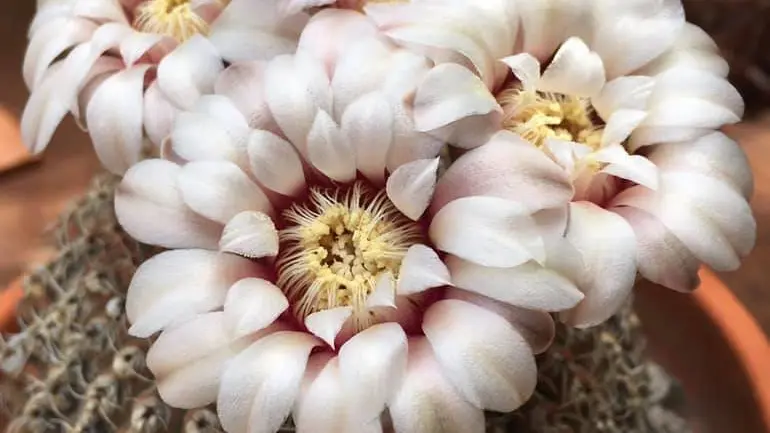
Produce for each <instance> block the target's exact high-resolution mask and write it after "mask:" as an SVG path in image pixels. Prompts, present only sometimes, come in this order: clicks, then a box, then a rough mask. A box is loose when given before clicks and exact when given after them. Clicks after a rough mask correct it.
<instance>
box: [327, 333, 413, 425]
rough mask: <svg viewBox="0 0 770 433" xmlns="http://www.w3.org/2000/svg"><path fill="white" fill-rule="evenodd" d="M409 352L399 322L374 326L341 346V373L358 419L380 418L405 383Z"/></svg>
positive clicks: (357, 420) (356, 419)
mask: <svg viewBox="0 0 770 433" xmlns="http://www.w3.org/2000/svg"><path fill="white" fill-rule="evenodd" d="M406 354H407V344H406V334H404V330H403V329H401V326H400V325H398V324H396V323H383V324H380V325H375V326H372V327H370V328H368V329H366V330H364V331H362V332H360V333H358V334H356V335H355V336H354V337H353V338H351V339H350V340H348V341H347V342H346V343H345V344H344V345H343V346H342V347H341V348H340V351H339V363H340V364H339V365H340V377H341V379H342V382H343V389H344V391H345V395H346V396H347V399H348V401H349V404H351V405H353V406H352V407H351V414H350V415H351V416H352V417H353V419H354V420H355V421H356V423H359V422H360V423H362V424H365V423H368V422H370V421H372V420H374V419H376V418H379V416H380V413H381V412H382V410H383V409H384V408H385V404H386V403H387V401H388V400H389V399H390V397H391V396H392V395H393V393H394V392H395V391H396V390H397V389H398V387H399V386H400V385H401V381H402V379H403V376H404V371H405V369H406Z"/></svg>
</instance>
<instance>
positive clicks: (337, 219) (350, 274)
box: [277, 183, 422, 318]
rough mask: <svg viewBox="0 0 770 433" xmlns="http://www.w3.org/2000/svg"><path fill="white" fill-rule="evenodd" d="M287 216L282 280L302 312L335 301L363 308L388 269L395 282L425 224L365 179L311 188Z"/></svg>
mask: <svg viewBox="0 0 770 433" xmlns="http://www.w3.org/2000/svg"><path fill="white" fill-rule="evenodd" d="M284 216H285V218H286V220H287V222H288V223H289V226H288V227H287V228H286V229H284V230H282V231H281V233H280V239H281V243H282V246H281V254H280V255H279V257H278V262H277V265H278V286H279V287H282V288H283V289H284V290H285V291H286V293H287V296H288V298H289V300H290V301H291V302H292V304H293V305H295V306H296V307H295V308H296V314H298V316H299V317H300V318H305V317H307V316H308V315H310V314H312V313H315V312H318V311H323V310H328V309H332V308H337V307H352V309H353V311H354V312H362V311H365V310H366V309H367V307H366V300H367V298H368V297H369V295H370V294H372V293H373V292H374V289H375V287H376V285H377V283H378V281H379V280H380V278H381V277H384V276H385V275H386V274H388V273H390V274H391V275H392V277H393V278H392V279H391V280H390V281H391V284H394V281H395V279H396V278H397V277H398V272H399V269H400V267H401V261H402V259H403V258H404V255H405V254H406V251H407V250H408V249H409V247H410V246H412V245H413V244H415V243H417V242H419V241H420V240H421V239H422V230H421V227H420V226H419V225H418V224H417V223H415V222H413V221H411V220H409V219H408V218H406V217H405V216H404V215H402V214H401V213H400V212H399V211H398V209H396V207H395V206H394V205H393V203H391V202H390V200H389V199H388V197H387V195H386V193H385V192H384V191H380V192H379V193H376V194H374V193H372V192H371V191H370V190H369V189H368V188H367V187H366V186H365V185H364V184H362V183H355V184H354V185H353V186H352V187H350V188H348V189H347V190H341V189H339V188H338V189H332V190H320V189H313V190H311V191H310V197H309V200H308V203H307V204H304V205H295V206H293V207H292V208H290V209H289V210H287V211H286V212H285V213H284ZM394 289H395V287H394Z"/></svg>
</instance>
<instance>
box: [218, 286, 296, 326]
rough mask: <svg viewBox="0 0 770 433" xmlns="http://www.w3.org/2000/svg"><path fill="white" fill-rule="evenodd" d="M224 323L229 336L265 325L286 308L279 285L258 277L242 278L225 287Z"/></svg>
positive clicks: (287, 302) (284, 297)
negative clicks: (226, 289)
mask: <svg viewBox="0 0 770 433" xmlns="http://www.w3.org/2000/svg"><path fill="white" fill-rule="evenodd" d="M224 307H225V308H224V315H225V318H224V320H225V324H226V325H227V327H228V329H229V330H230V335H231V336H232V338H233V339H236V338H240V337H243V336H246V335H249V334H252V333H254V332H257V331H260V330H262V329H265V328H266V327H268V326H269V325H270V324H271V323H273V321H275V320H276V319H277V318H278V316H280V315H281V313H283V312H284V311H286V309H287V308H289V301H288V300H286V296H284V295H283V292H281V289H279V288H278V287H276V286H275V285H274V284H272V283H270V282H269V281H267V280H263V279H261V278H244V279H242V280H239V281H237V282H236V283H235V284H233V285H232V287H230V289H229V290H228V291H227V297H226V298H225V305H224Z"/></svg>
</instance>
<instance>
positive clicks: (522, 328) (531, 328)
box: [444, 288, 556, 354]
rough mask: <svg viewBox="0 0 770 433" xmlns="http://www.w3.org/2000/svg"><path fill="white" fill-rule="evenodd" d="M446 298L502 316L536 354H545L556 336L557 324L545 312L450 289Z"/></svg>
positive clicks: (445, 295) (446, 293)
mask: <svg viewBox="0 0 770 433" xmlns="http://www.w3.org/2000/svg"><path fill="white" fill-rule="evenodd" d="M444 297H445V298H446V299H459V300H461V301H465V302H470V303H472V304H476V305H478V306H479V307H482V308H484V309H485V310H489V311H492V312H494V313H495V314H497V315H499V316H501V317H502V318H504V319H505V320H507V321H508V322H510V323H511V325H513V327H514V328H516V330H517V331H518V332H519V333H520V334H521V336H522V337H524V339H525V340H527V343H529V345H530V347H531V348H532V352H533V353H535V354H539V353H543V352H545V351H546V350H547V349H548V347H549V346H550V345H551V343H552V342H553V339H554V337H555V336H556V324H555V323H554V321H553V317H551V315H550V314H549V313H547V312H545V311H538V310H530V309H526V308H519V307H515V306H513V305H511V304H507V303H504V302H499V301H496V300H494V299H492V298H488V297H486V296H482V295H479V294H476V293H473V292H469V291H467V290H462V289H455V288H450V289H448V290H447V291H446V292H445V294H444Z"/></svg>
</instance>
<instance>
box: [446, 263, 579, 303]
mask: <svg viewBox="0 0 770 433" xmlns="http://www.w3.org/2000/svg"><path fill="white" fill-rule="evenodd" d="M446 264H447V267H448V268H449V273H450V274H451V276H452V284H453V285H454V286H455V287H459V288H461V289H464V290H468V291H471V292H474V293H478V294H480V295H484V296H488V297H490V298H493V299H496V300H498V301H502V302H506V303H509V304H511V305H515V306H519V307H522V308H531V309H535V310H545V311H562V310H566V309H569V308H572V307H574V306H575V305H577V304H578V303H579V302H580V301H581V300H582V299H583V294H582V293H581V292H580V290H579V289H578V288H577V287H576V286H575V283H573V282H572V281H570V280H569V279H567V278H566V277H565V276H563V275H561V274H560V273H559V272H557V271H555V270H553V269H550V268H549V267H548V266H547V265H546V266H541V265H539V264H537V263H535V262H527V263H524V264H520V265H518V266H514V267H508V268H493V267H488V266H481V265H477V264H475V263H473V262H469V261H467V260H463V259H460V258H458V257H455V256H448V257H447V258H446Z"/></svg>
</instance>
